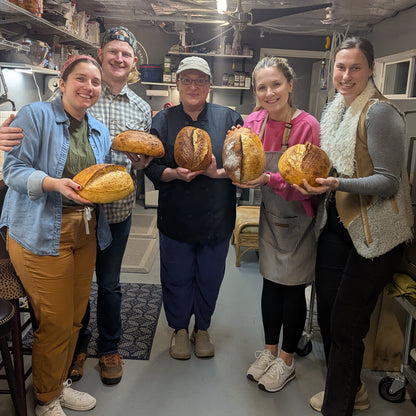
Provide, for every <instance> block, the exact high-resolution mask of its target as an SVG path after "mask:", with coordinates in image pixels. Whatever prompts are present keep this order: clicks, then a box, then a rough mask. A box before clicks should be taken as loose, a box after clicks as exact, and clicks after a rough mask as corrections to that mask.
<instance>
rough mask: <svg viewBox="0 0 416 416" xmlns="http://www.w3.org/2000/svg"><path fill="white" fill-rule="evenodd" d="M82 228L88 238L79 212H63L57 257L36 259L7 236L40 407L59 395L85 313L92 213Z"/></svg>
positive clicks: (93, 235) (91, 253) (93, 233)
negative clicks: (31, 319)
mask: <svg viewBox="0 0 416 416" xmlns="http://www.w3.org/2000/svg"><path fill="white" fill-rule="evenodd" d="M88 225H89V232H90V234H87V233H86V227H85V222H84V218H83V212H82V211H80V210H72V209H68V210H66V209H64V210H63V214H62V228H61V237H60V243H59V255H58V256H38V255H36V254H33V253H32V252H30V251H28V250H26V249H25V248H23V247H22V246H21V245H20V244H18V243H17V242H16V241H15V240H13V239H12V238H11V237H9V236H7V246H8V251H9V255H10V258H11V261H12V263H13V265H14V267H15V270H16V272H17V274H18V276H19V277H20V280H21V281H22V284H23V286H24V288H25V290H26V293H27V295H28V298H29V301H30V303H31V306H32V307H33V311H34V314H35V317H36V321H37V325H38V329H37V330H36V331H35V333H34V339H33V351H32V374H33V386H34V389H35V393H36V397H37V399H38V400H40V401H42V402H47V401H50V400H53V399H54V398H56V397H58V396H59V394H60V393H61V391H62V389H63V383H64V381H65V380H66V378H67V375H68V369H69V367H70V365H71V362H72V357H73V354H74V350H75V344H76V342H77V338H78V332H79V329H80V328H81V320H82V317H83V316H84V313H85V310H86V307H87V302H88V298H89V295H90V290H91V281H92V276H93V273H94V264H95V257H96V244H97V243H96V217H95V213H93V215H92V219H91V220H90V221H89V223H88ZM29 232H36V230H31V231H29Z"/></svg>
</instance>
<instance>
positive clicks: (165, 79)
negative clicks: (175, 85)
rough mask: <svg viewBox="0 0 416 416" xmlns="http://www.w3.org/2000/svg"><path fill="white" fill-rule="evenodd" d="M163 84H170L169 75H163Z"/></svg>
mask: <svg viewBox="0 0 416 416" xmlns="http://www.w3.org/2000/svg"><path fill="white" fill-rule="evenodd" d="M163 82H172V75H171V74H163Z"/></svg>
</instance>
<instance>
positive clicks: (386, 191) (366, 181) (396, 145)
mask: <svg viewBox="0 0 416 416" xmlns="http://www.w3.org/2000/svg"><path fill="white" fill-rule="evenodd" d="M366 123H367V144H368V152H369V155H370V158H371V160H372V162H373V166H374V174H373V175H371V176H367V177H365V178H338V179H339V187H338V189H337V190H338V191H344V192H350V193H355V194H361V195H378V196H380V197H382V198H388V197H390V196H392V195H394V194H395V193H396V192H397V190H398V189H399V182H400V176H401V172H402V167H403V164H404V158H405V151H404V149H405V122H404V120H403V118H402V116H401V115H400V113H399V112H398V111H397V110H396V108H395V107H393V106H392V105H391V104H389V103H388V102H385V101H380V102H378V103H375V104H373V105H372V106H371V107H370V109H369V111H368V113H367V121H366Z"/></svg>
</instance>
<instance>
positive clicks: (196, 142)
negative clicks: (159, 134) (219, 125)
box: [174, 126, 212, 171]
mask: <svg viewBox="0 0 416 416" xmlns="http://www.w3.org/2000/svg"><path fill="white" fill-rule="evenodd" d="M174 157H175V161H176V163H177V164H178V166H180V167H182V168H186V169H189V170H192V171H196V170H205V169H206V168H207V167H208V166H209V165H210V163H211V157H212V147H211V138H210V137H209V134H208V133H207V132H206V131H205V130H202V129H199V128H197V127H192V126H186V127H184V128H183V129H181V130H180V131H179V133H178V134H177V135H176V140H175V148H174Z"/></svg>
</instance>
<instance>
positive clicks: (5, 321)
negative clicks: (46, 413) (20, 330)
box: [0, 299, 26, 416]
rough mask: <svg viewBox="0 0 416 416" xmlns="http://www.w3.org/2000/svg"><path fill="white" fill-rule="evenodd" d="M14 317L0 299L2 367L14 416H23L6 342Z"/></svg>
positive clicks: (4, 301) (8, 305)
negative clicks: (14, 411)
mask: <svg viewBox="0 0 416 416" xmlns="http://www.w3.org/2000/svg"><path fill="white" fill-rule="evenodd" d="M14 316H15V311H14V307H13V305H12V304H11V303H10V302H8V301H7V300H5V299H0V351H1V355H2V357H3V362H2V365H3V366H4V369H5V371H6V378H7V381H8V383H9V389H10V393H11V396H12V400H13V405H14V408H15V410H16V414H17V415H19V416H23V415H25V414H26V411H25V412H23V407H22V403H21V401H20V397H19V394H18V391H17V383H16V374H15V372H14V369H13V364H12V359H11V357H10V352H9V347H8V344H7V340H8V337H9V335H10V334H11V332H12V319H13V318H14Z"/></svg>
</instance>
